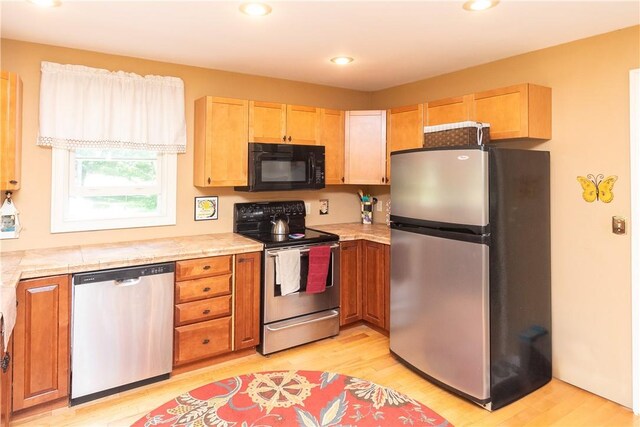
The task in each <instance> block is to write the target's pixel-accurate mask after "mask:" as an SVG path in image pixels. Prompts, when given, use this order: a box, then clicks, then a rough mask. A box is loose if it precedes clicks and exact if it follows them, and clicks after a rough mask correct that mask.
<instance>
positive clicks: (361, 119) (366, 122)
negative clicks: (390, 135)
mask: <svg viewBox="0 0 640 427" xmlns="http://www.w3.org/2000/svg"><path fill="white" fill-rule="evenodd" d="M386 119H387V114H386V111H385V110H364V111H347V112H346V113H345V181H346V183H347V184H365V185H366V184H371V185H376V184H377V185H381V184H384V183H385V181H386V154H387V148H386V143H387V133H386V131H387V126H386V125H387V120H386Z"/></svg>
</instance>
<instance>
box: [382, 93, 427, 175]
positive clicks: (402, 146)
mask: <svg viewBox="0 0 640 427" xmlns="http://www.w3.org/2000/svg"><path fill="white" fill-rule="evenodd" d="M423 108H424V107H423V104H417V105H409V106H406V107H400V108H392V109H391V110H387V157H386V159H387V169H386V175H385V183H387V182H389V179H390V177H391V173H390V170H389V168H390V166H391V161H390V157H389V156H390V154H391V152H393V151H398V150H406V149H409V148H420V147H422V144H423V141H424V136H423V135H424V129H423V127H424V125H423V124H422V120H423V118H422V117H423Z"/></svg>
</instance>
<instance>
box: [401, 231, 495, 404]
mask: <svg viewBox="0 0 640 427" xmlns="http://www.w3.org/2000/svg"><path fill="white" fill-rule="evenodd" d="M390 326H391V330H390V347H391V350H392V351H393V352H394V353H395V354H397V355H398V356H399V357H401V358H402V359H404V360H405V361H406V362H408V363H409V364H411V365H413V366H414V367H415V368H417V369H418V370H420V371H422V372H424V373H425V374H427V375H428V376H430V377H432V378H434V379H436V380H437V381H440V382H442V383H444V384H446V385H448V386H449V387H452V388H454V389H456V390H458V391H460V392H462V393H464V394H465V395H467V396H469V397H471V398H473V399H475V400H478V401H480V402H481V403H485V402H486V401H487V399H489V398H490V389H489V247H488V246H487V245H485V244H482V243H471V242H465V241H460V240H452V239H447V238H442V237H435V236H430V235H425V234H419V233H414V232H410V231H404V230H398V229H392V230H391V324H390ZM482 401H485V402H482Z"/></svg>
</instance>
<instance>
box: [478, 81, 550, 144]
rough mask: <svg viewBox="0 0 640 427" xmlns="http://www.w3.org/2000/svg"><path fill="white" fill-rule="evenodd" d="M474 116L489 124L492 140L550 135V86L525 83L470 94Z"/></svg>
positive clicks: (544, 137)
mask: <svg viewBox="0 0 640 427" xmlns="http://www.w3.org/2000/svg"><path fill="white" fill-rule="evenodd" d="M473 111H474V114H473V119H474V120H476V121H479V122H483V123H489V124H490V125H491V128H490V134H491V140H501V139H512V138H536V139H551V89H550V88H548V87H544V86H538V85H534V84H529V83H524V84H520V85H515V86H509V87H505V88H500V89H494V90H489V91H486V92H480V93H476V94H474V95H473Z"/></svg>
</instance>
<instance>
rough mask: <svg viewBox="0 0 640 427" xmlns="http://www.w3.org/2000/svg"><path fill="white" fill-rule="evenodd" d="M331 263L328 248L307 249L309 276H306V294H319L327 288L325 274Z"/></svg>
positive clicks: (315, 247)
mask: <svg viewBox="0 0 640 427" xmlns="http://www.w3.org/2000/svg"><path fill="white" fill-rule="evenodd" d="M330 261H331V248H330V247H329V246H312V247H311V248H309V274H307V293H309V294H319V293H321V292H324V290H325V288H326V286H327V273H328V272H329V262H330Z"/></svg>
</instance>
